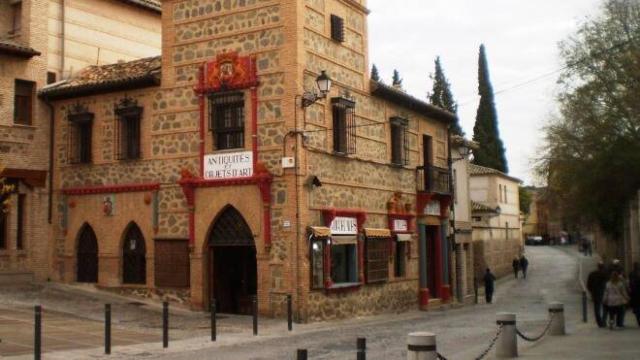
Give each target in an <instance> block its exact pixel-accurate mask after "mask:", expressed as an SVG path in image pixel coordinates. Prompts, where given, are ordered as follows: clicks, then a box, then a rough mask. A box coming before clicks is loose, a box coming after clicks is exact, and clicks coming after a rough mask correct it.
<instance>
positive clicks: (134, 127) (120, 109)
mask: <svg viewBox="0 0 640 360" xmlns="http://www.w3.org/2000/svg"><path fill="white" fill-rule="evenodd" d="M142 110H143V109H142V107H140V106H138V105H137V102H136V101H135V100H132V99H130V98H124V99H123V100H122V101H120V104H119V105H117V106H116V108H115V114H116V116H117V120H116V125H115V141H114V143H115V154H116V159H118V160H134V159H139V158H140V157H141V155H142V154H141V151H140V148H141V147H140V139H141V133H140V123H141V121H142Z"/></svg>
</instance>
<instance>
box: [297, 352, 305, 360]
mask: <svg viewBox="0 0 640 360" xmlns="http://www.w3.org/2000/svg"><path fill="white" fill-rule="evenodd" d="M296 360H307V349H298V352H297V355H296Z"/></svg>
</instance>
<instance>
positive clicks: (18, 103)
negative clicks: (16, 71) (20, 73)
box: [13, 80, 35, 125]
mask: <svg viewBox="0 0 640 360" xmlns="http://www.w3.org/2000/svg"><path fill="white" fill-rule="evenodd" d="M34 88H35V83H34V82H31V81H24V80H16V82H15V97H14V108H13V122H14V124H20V125H31V120H32V119H31V118H32V116H33V92H34Z"/></svg>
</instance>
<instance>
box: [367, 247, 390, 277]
mask: <svg viewBox="0 0 640 360" xmlns="http://www.w3.org/2000/svg"><path fill="white" fill-rule="evenodd" d="M365 247H366V249H365V254H366V267H365V273H366V277H367V283H376V282H384V281H387V280H388V279H389V239H388V238H367V241H366V245H365Z"/></svg>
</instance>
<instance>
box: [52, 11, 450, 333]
mask: <svg viewBox="0 0 640 360" xmlns="http://www.w3.org/2000/svg"><path fill="white" fill-rule="evenodd" d="M367 14H368V10H367V9H366V7H365V4H364V1H362V0H360V1H358V0H307V1H304V2H303V1H280V0H245V1H241V0H232V1H222V0H206V1H202V0H199V1H196V0H168V1H163V3H162V29H163V37H162V39H163V40H162V57H155V58H146V59H141V60H137V61H132V62H127V63H120V64H113V65H106V66H94V67H90V68H87V69H85V70H84V71H81V72H79V73H77V74H76V75H75V76H73V77H72V78H71V79H69V81H67V82H65V83H60V84H55V85H51V86H49V87H47V88H46V89H44V90H43V91H42V92H41V96H42V97H43V98H46V99H48V100H49V101H51V102H53V103H54V114H55V124H56V132H55V141H54V154H55V156H54V157H55V162H54V181H53V184H54V195H55V199H54V202H55V206H54V210H55V214H54V215H55V216H54V219H55V221H54V225H55V229H54V239H55V240H54V241H55V253H54V257H53V258H54V261H53V262H54V265H53V267H54V269H55V271H54V276H55V278H56V279H57V280H60V281H66V282H74V281H81V282H91V283H97V284H98V285H100V286H104V287H111V288H117V289H119V290H120V291H123V292H135V293H144V292H156V293H159V294H168V293H171V294H172V295H173V297H174V298H175V297H178V298H181V299H183V300H184V301H185V302H188V303H190V304H191V306H192V307H194V308H204V309H206V308H208V307H209V306H210V304H211V301H212V299H215V300H216V304H217V307H218V309H219V310H220V311H222V312H229V313H247V312H248V311H250V304H251V299H252V297H253V296H254V295H257V297H258V305H259V309H260V312H261V313H263V314H267V315H274V316H277V315H279V314H282V313H283V311H284V310H285V307H284V302H285V299H286V295H287V294H291V295H292V298H293V304H294V311H295V314H296V316H297V318H298V319H300V320H301V321H306V320H318V319H331V318H341V317H349V316H355V315H364V314H372V313H378V312H383V311H399V310H402V309H408V308H412V307H416V306H417V304H418V303H420V304H421V305H422V306H423V307H427V306H429V305H431V304H437V303H439V302H441V301H449V298H450V296H451V291H452V289H451V283H450V278H451V276H450V275H451V274H450V272H449V267H450V266H451V265H450V258H451V255H450V253H449V249H450V244H449V243H448V242H447V239H448V237H447V234H448V231H449V230H448V228H447V225H448V221H449V220H448V217H449V214H448V209H449V205H450V202H451V195H450V194H451V191H450V179H449V171H448V168H447V159H448V125H449V123H450V122H451V121H452V120H453V115H452V114H449V113H447V112H445V111H443V110H441V109H438V108H435V107H433V106H431V105H428V104H426V103H425V102H423V101H421V100H418V99H416V98H414V97H412V96H410V95H408V94H406V93H405V92H403V91H402V90H401V89H397V88H394V87H390V86H387V85H385V84H382V83H378V82H373V81H371V80H370V79H369V74H368V71H367V70H368V53H367V41H368V40H367V25H366V24H367ZM328 78H330V79H331V80H332V81H331V84H332V86H331V87H330V89H325V88H324V85H326V84H327V83H328V81H327V80H328ZM318 89H320V90H328V91H319V90H318Z"/></svg>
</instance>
